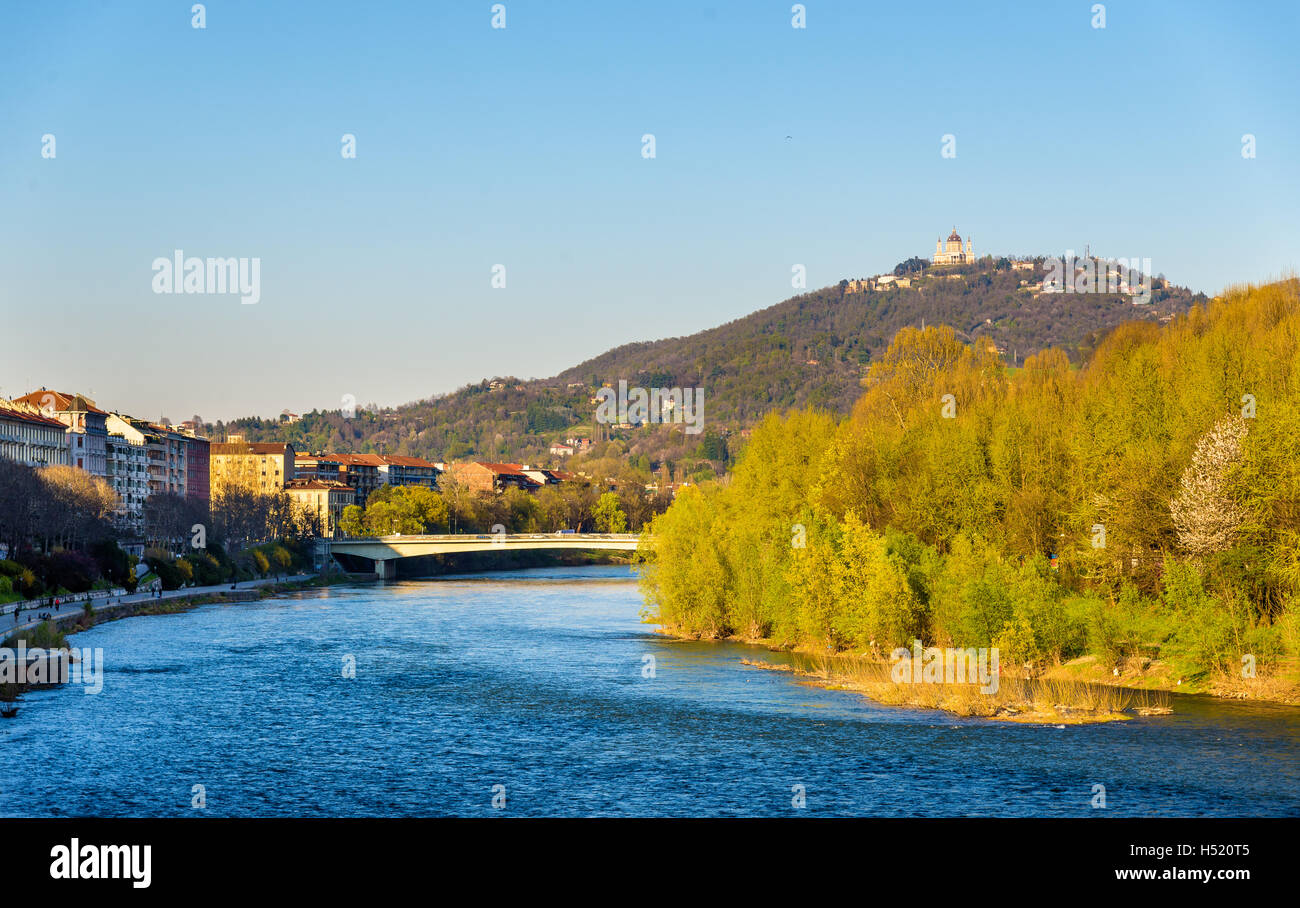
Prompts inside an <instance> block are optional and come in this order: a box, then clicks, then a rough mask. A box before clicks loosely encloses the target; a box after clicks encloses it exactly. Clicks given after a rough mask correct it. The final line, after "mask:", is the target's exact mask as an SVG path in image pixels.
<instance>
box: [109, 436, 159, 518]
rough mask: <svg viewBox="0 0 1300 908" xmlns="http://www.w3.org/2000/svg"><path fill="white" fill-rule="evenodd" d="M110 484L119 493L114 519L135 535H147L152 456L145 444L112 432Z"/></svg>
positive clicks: (110, 439) (110, 442) (110, 441)
mask: <svg viewBox="0 0 1300 908" xmlns="http://www.w3.org/2000/svg"><path fill="white" fill-rule="evenodd" d="M107 453H108V475H107V477H105V478H106V479H107V481H108V484H109V485H110V486H112V487H113V491H114V492H115V493H117V508H116V510H115V512H114V519H115V521H116V523H117V525H118V526H119V527H120V528H122V529H124V530H130V531H132V532H136V533H140V532H143V531H144V502H145V499H146V498H148V497H149V454H148V450H147V448H146V446H145V444H144V442H143V441H132V440H130V439H128V438H127V437H126V436H125V435H123V434H122V433H120V432H110V433H109V435H108V444H107Z"/></svg>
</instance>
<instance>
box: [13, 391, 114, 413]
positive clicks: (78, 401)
mask: <svg viewBox="0 0 1300 908" xmlns="http://www.w3.org/2000/svg"><path fill="white" fill-rule="evenodd" d="M49 397H53V398H54V400H53V401H51V403H53V405H54V409H56V410H86V411H88V412H90V413H103V414H104V415H105V416H107V415H108V413H107V412H105V411H104V410H101V409H99V407H97V406H95V402H94V401H93V400H91V399H90V398H89V397H85V396H84V395H81V394H65V393H64V392H62V391H50V390H48V389H46V388H42V389H41V390H39V391H33V392H32V393H30V394H24V395H23V396H22V397H17V398H14V399H15V400H20V401H22V402H23V403H27V404H31V405H32V406H34V407H40V408H42V409H44V407H45V404H46V399H47V398H49Z"/></svg>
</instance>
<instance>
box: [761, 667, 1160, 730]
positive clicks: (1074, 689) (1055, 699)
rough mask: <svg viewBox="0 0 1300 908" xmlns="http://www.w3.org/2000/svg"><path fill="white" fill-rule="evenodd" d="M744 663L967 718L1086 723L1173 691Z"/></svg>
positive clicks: (1153, 712) (1150, 712) (1137, 712)
mask: <svg viewBox="0 0 1300 908" xmlns="http://www.w3.org/2000/svg"><path fill="white" fill-rule="evenodd" d="M741 664H742V665H747V666H750V667H751V668H757V669H762V670H764V671H780V672H789V673H790V674H792V675H794V676H795V677H798V678H803V679H806V680H805V681H804V682H803V683H808V684H813V685H815V686H817V687H821V688H825V689H826V690H847V691H852V692H854V693H860V694H863V695H864V696H866V697H869V698H871V699H872V700H874V701H876V702H877V703H882V704H884V705H886V706H901V707H909V708H913V709H939V710H943V711H944V712H948V713H952V714H953V715H956V716H962V717H964V718H981V719H996V720H998V721H1002V722H1027V723H1032V724H1053V725H1084V724H1091V723H1096V722H1117V721H1124V720H1126V719H1131V718H1133V717H1134V716H1158V715H1168V714H1169V713H1170V712H1172V709H1171V708H1170V706H1169V695H1168V694H1166V693H1164V692H1162V691H1130V690H1126V689H1124V688H1119V687H1115V686H1106V685H1096V684H1083V683H1079V682H1073V681H1057V680H1045V679H1022V678H1013V677H1006V676H1002V677H999V678H997V681H996V683H995V684H990V685H988V686H987V687H984V686H981V685H980V684H978V683H946V682H942V681H921V680H917V681H911V680H906V681H899V680H896V679H895V678H894V677H893V671H892V666H891V665H890V664H889V663H886V662H883V661H880V660H872V659H863V658H860V657H853V656H848V657H845V656H823V657H822V658H821V659H820V660H811V662H810V665H809V666H808V667H801V666H799V665H794V664H775V663H771V662H764V661H761V660H752V659H742V660H741Z"/></svg>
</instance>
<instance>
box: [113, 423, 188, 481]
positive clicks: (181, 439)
mask: <svg viewBox="0 0 1300 908" xmlns="http://www.w3.org/2000/svg"><path fill="white" fill-rule="evenodd" d="M107 428H108V431H109V432H110V433H112V434H114V435H121V436H122V437H123V438H125V439H126V440H127V441H128V442H130V443H132V444H138V445H144V447H145V456H146V458H147V460H146V468H147V480H148V494H149V495H162V494H170V495H178V496H180V497H182V498H184V497H185V494H186V492H187V490H188V482H187V480H186V475H187V473H188V470H187V459H188V458H187V454H186V444H187V439H186V436H184V435H182V434H180V433H179V432H174V431H172V429H171V428H170V427H168V426H163V425H159V424H158V423H152V422H149V421H147V420H143V419H135V418H133V417H130V416H126V415H124V414H122V413H110V414H108V420H107Z"/></svg>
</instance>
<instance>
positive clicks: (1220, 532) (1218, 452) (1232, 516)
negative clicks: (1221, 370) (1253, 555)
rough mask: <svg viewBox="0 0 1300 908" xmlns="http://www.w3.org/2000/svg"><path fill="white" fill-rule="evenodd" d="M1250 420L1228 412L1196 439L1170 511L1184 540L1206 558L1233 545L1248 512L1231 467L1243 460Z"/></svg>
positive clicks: (1180, 540) (1181, 542) (1189, 549)
mask: <svg viewBox="0 0 1300 908" xmlns="http://www.w3.org/2000/svg"><path fill="white" fill-rule="evenodd" d="M1245 437H1246V421H1245V420H1244V419H1242V418H1241V417H1240V416H1236V415H1233V416H1227V417H1224V418H1223V419H1221V420H1219V421H1218V422H1217V423H1215V425H1214V428H1212V429H1211V430H1210V431H1209V432H1207V433H1205V435H1204V436H1203V437H1202V438H1201V440H1200V441H1198V442H1197V443H1196V450H1195V451H1194V452H1193V453H1192V462H1191V463H1190V464H1188V466H1187V469H1186V470H1184V471H1183V475H1182V479H1181V480H1180V481H1179V487H1178V494H1177V495H1176V496H1175V497H1174V499H1173V500H1172V501H1171V502H1170V503H1169V511H1170V514H1171V516H1172V517H1173V520H1174V526H1175V527H1176V528H1177V529H1178V544H1179V545H1180V546H1182V547H1183V548H1184V549H1185V550H1186V551H1187V552H1189V553H1190V554H1192V555H1194V556H1196V557H1203V556H1206V555H1212V554H1214V553H1216V552H1223V551H1226V550H1227V549H1230V548H1232V545H1233V543H1234V541H1235V539H1236V536H1237V533H1238V531H1239V530H1240V529H1241V526H1242V524H1243V523H1244V522H1245V518H1246V514H1245V511H1244V510H1243V509H1242V508H1241V506H1240V505H1239V504H1238V503H1237V502H1236V501H1235V500H1234V499H1233V497H1232V495H1231V492H1230V490H1229V489H1228V471H1229V470H1230V469H1231V468H1232V467H1233V465H1234V464H1236V463H1237V462H1238V461H1239V460H1240V459H1241V441H1242V439H1243V438H1245Z"/></svg>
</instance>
